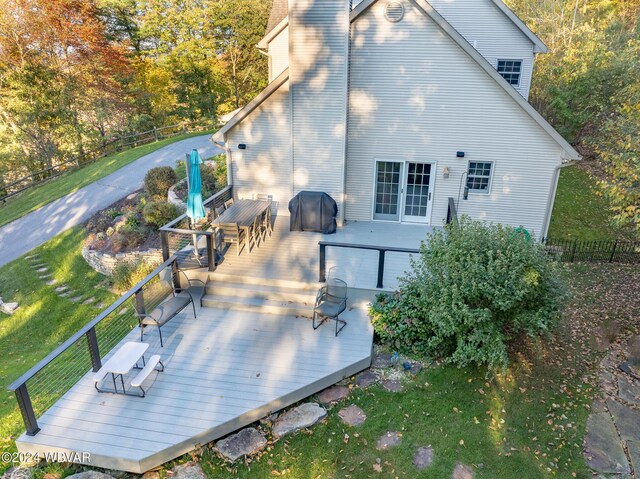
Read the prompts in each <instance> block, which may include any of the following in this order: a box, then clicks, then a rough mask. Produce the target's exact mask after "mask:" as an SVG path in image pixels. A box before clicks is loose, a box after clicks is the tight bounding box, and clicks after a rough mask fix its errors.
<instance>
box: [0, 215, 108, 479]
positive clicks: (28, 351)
mask: <svg viewBox="0 0 640 479" xmlns="http://www.w3.org/2000/svg"><path fill="white" fill-rule="evenodd" d="M84 236H85V233H84V229H83V228H81V227H76V228H72V229H70V230H68V231H66V232H65V233H63V234H61V235H59V236H56V237H55V238H53V239H52V240H50V241H48V242H46V243H44V244H43V245H42V246H40V247H38V248H36V249H34V250H33V251H32V252H31V253H30V254H36V255H37V256H38V258H39V259H38V260H37V261H38V262H39V263H38V264H45V265H46V267H48V270H49V272H50V273H51V274H52V278H55V280H56V281H57V284H56V285H54V286H48V285H47V284H46V280H45V279H40V278H39V274H38V273H37V272H36V268H34V267H33V266H32V264H31V263H30V262H29V261H28V260H26V259H24V258H19V259H17V260H15V261H13V262H11V263H9V264H7V265H5V266H3V267H2V268H0V297H2V298H3V299H4V300H5V301H6V302H10V301H16V302H18V303H19V304H20V308H19V309H18V310H17V311H16V312H15V313H14V314H13V315H12V316H8V315H5V314H4V313H0V351H1V352H2V353H1V354H2V360H1V361H0V391H1V392H2V393H1V395H0V451H1V452H5V451H7V450H14V448H15V446H14V442H13V441H14V439H15V438H16V436H17V434H18V433H20V432H21V431H22V430H23V427H24V426H23V424H22V419H21V417H20V414H19V411H18V408H17V405H16V402H15V397H14V395H13V394H12V393H10V392H8V391H7V387H8V386H9V384H10V383H11V382H12V381H14V380H15V379H17V378H18V377H19V376H20V375H21V374H22V373H24V372H26V371H27V370H28V369H29V368H30V367H32V366H33V365H35V364H36V363H37V362H38V361H39V360H40V359H42V358H43V357H45V356H46V355H47V354H48V353H49V352H51V351H52V350H53V349H55V347H56V346H58V345H59V344H60V343H62V342H63V341H64V340H65V339H66V338H68V337H69V336H71V335H72V334H73V333H74V332H76V331H77V330H78V329H79V328H80V327H81V326H82V325H84V324H85V323H87V322H88V321H90V320H91V319H92V318H93V317H94V316H96V315H97V314H98V313H99V312H100V311H101V308H99V307H98V306H99V305H100V304H99V303H100V302H102V303H103V305H108V304H111V302H113V301H114V300H115V295H113V294H112V293H110V292H109V291H108V290H107V289H106V287H105V284H104V276H102V275H100V274H98V273H96V272H95V271H94V270H92V269H91V268H90V267H89V265H87V263H86V262H85V260H84V258H82V255H81V254H80V250H81V248H82V242H83V239H84ZM47 279H49V278H47ZM61 284H66V285H68V286H69V288H70V290H72V291H73V292H74V293H73V295H69V296H68V297H60V296H58V295H57V294H56V292H55V289H54V288H55V287H56V286H59V285H61ZM78 296H80V297H82V300H80V301H79V302H78V303H72V302H71V301H70V299H71V298H72V297H78ZM88 298H93V299H94V300H95V301H94V302H93V303H94V304H93V305H84V304H82V302H84V300H85V299H88ZM105 307H106V306H105ZM6 466H7V464H2V463H0V471H2V470H3V468H5V467H6Z"/></svg>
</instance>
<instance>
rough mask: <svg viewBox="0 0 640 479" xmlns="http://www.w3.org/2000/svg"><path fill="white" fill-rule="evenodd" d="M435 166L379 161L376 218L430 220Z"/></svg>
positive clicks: (426, 221)
mask: <svg viewBox="0 0 640 479" xmlns="http://www.w3.org/2000/svg"><path fill="white" fill-rule="evenodd" d="M434 173H435V165H434V164H432V163H419V162H400V161H377V162H376V176H375V188H374V206H373V219H374V220H381V221H403V222H407V223H429V218H431V203H432V196H433V195H432V192H433V182H434V179H435V175H434Z"/></svg>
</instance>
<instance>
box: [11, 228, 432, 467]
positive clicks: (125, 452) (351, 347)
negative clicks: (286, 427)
mask: <svg viewBox="0 0 640 479" xmlns="http://www.w3.org/2000/svg"><path fill="white" fill-rule="evenodd" d="M428 231H430V228H429V227H427V226H409V225H398V224H389V223H386V224H385V223H350V224H348V225H347V226H345V227H344V228H340V229H339V230H338V232H337V234H335V235H322V234H316V233H291V232H289V218H287V217H278V218H277V219H276V221H275V228H274V234H273V236H272V237H270V238H268V239H267V240H266V242H264V244H262V245H260V247H259V248H257V249H255V250H254V251H252V252H251V253H248V252H247V251H245V252H242V254H241V255H240V256H236V251H235V246H233V247H231V248H230V249H229V250H228V251H227V252H226V254H225V257H224V260H223V261H222V263H221V264H220V266H219V267H218V269H217V271H216V272H215V273H208V272H207V271H206V270H204V269H200V270H194V271H191V272H190V274H193V275H200V276H203V279H209V280H210V283H209V287H210V288H211V289H212V290H213V292H214V293H215V292H216V290H218V291H221V290H222V291H223V292H224V291H227V292H228V291H234V288H235V289H236V290H237V295H238V296H242V294H244V295H249V296H250V298H249V300H246V301H245V303H243V304H240V300H241V299H243V298H237V301H238V304H235V305H234V304H230V305H229V306H228V307H219V306H218V307H203V308H199V309H198V317H197V319H194V318H193V313H192V312H190V310H187V311H186V312H183V313H180V314H179V315H178V316H177V317H176V318H174V319H173V320H171V321H170V322H169V323H168V324H167V325H165V326H164V327H163V329H162V332H163V337H164V338H165V347H164V348H160V344H159V338H158V335H157V331H154V330H150V332H146V333H145V342H148V343H149V344H150V348H149V350H148V352H147V357H149V356H150V355H152V354H160V355H161V357H162V361H163V363H164V364H165V371H164V372H162V373H152V375H151V377H150V378H149V379H148V380H147V381H146V382H145V384H144V387H145V389H146V390H147V397H145V398H138V397H130V396H122V395H113V394H100V393H98V392H97V391H96V390H95V389H94V387H93V381H92V377H93V373H91V372H88V373H87V374H86V375H85V377H84V378H83V379H81V380H80V381H79V382H78V383H77V384H76V385H75V386H73V387H72V389H71V390H70V391H68V392H67V393H66V394H65V395H64V396H63V397H62V398H61V399H60V400H59V401H57V402H56V403H55V405H54V406H53V407H51V408H50V409H49V410H48V411H47V412H46V413H45V414H44V415H43V416H41V417H40V418H39V419H38V423H39V425H40V427H41V431H40V432H39V433H38V434H37V435H35V436H26V435H22V436H21V437H20V438H19V439H18V440H17V441H16V444H17V447H18V450H19V451H21V452H31V453H36V452H38V453H41V454H42V453H51V452H56V453H66V454H73V453H89V454H90V461H89V463H90V464H91V465H93V466H97V467H104V468H109V469H120V470H125V471H130V472H134V473H142V472H145V471H147V470H149V469H151V468H154V467H156V466H158V465H160V464H162V463H164V462H166V461H168V460H171V459H173V458H175V457H178V456H180V455H182V454H184V453H186V452H189V451H191V450H193V449H194V448H196V447H197V445H200V444H205V443H207V442H210V441H212V440H215V439H218V438H220V437H223V436H225V435H227V434H229V433H231V432H233V431H235V430H237V429H239V428H241V427H243V426H245V425H248V424H250V423H252V422H254V421H256V420H258V419H260V418H262V417H264V416H266V415H268V414H270V413H271V412H274V411H277V410H280V409H282V408H284V407H286V406H288V405H290V404H292V403H295V402H297V401H300V400H302V399H304V398H306V397H308V396H310V395H312V394H314V393H316V392H318V391H320V390H322V389H324V388H326V387H328V386H330V385H332V384H334V383H336V382H337V381H339V380H340V379H342V378H344V377H347V376H350V375H353V374H355V373H357V372H359V371H361V370H363V369H365V368H367V367H368V366H369V364H370V361H371V350H372V344H373V328H372V326H371V323H370V320H369V317H368V315H367V308H368V304H369V302H370V301H371V300H372V299H373V295H374V293H375V291H377V290H376V289H375V286H376V276H377V267H378V253H377V251H365V250H357V249H342V248H328V250H327V272H329V270H330V268H332V267H333V266H336V267H338V268H339V272H338V273H337V275H338V276H340V277H342V278H344V279H346V281H347V283H348V285H349V288H350V290H349V300H348V301H349V304H348V307H347V311H345V312H344V313H343V314H342V315H341V318H343V319H346V320H347V321H348V325H347V327H346V328H345V329H344V330H343V331H342V332H341V333H340V335H339V336H338V337H335V336H334V325H333V324H325V325H323V326H322V327H321V328H320V329H318V330H317V331H314V330H313V329H312V327H311V321H310V319H308V318H305V317H300V316H296V315H297V314H299V312H297V313H296V315H294V314H293V313H289V312H285V313H279V314H273V313H274V311H276V312H278V311H281V310H282V311H288V310H287V307H288V306H290V305H289V303H290V301H287V299H290V298H291V297H292V296H289V295H293V294H295V295H296V297H298V298H301V299H298V302H299V304H298V306H297V307H302V308H303V309H304V308H308V313H309V316H310V315H311V312H312V305H311V304H310V303H309V301H308V300H307V295H309V294H310V295H311V297H314V295H315V291H316V290H317V287H318V269H319V268H318V266H319V247H318V241H321V240H326V241H333V242H344V243H354V244H364V245H384V246H394V247H407V248H417V247H419V245H420V241H421V240H423V239H424V238H425V235H426V233H427V232H428ZM409 258H410V255H408V254H404V253H402V254H400V253H388V254H387V262H386V269H385V276H384V280H385V281H384V283H385V289H387V290H388V289H394V288H396V287H397V285H398V282H397V276H399V275H401V274H402V273H403V272H404V271H406V270H407V269H408V268H409ZM225 285H226V286H225ZM209 287H208V290H209V289H210V288H209ZM240 288H243V289H242V290H240ZM247 288H248V289H247ZM251 288H254V289H255V290H251ZM269 288H273V289H269ZM278 288H280V289H278ZM241 293H242V294H241ZM225 294H229V293H225ZM282 295H284V296H282ZM254 296H255V297H254ZM260 298H262V299H260ZM277 298H280V299H277ZM227 299H228V298H227ZM227 299H224V298H222V300H227ZM232 299H233V298H232ZM245 299H246V298H245ZM219 300H220V298H219ZM278 301H281V303H282V304H280V303H278ZM247 302H248V303H250V304H248V305H247ZM261 302H263V303H261ZM268 303H271V305H270V306H268V305H265V304H268ZM311 303H312V301H311ZM274 304H275V305H274ZM234 306H237V307H238V308H234ZM248 307H250V310H248V311H247V310H243V308H248ZM268 310H271V311H270V312H271V313H272V314H269V313H268V312H267V311H268ZM304 311H306V309H304ZM137 340H139V330H138V328H135V329H134V330H133V331H131V333H130V334H129V335H128V336H127V337H126V338H124V339H123V341H122V342H125V341H137ZM109 356H110V353H109V354H107V355H106V357H105V358H103V360H104V359H107V358H108V357H109ZM134 374H135V373H130V377H128V378H127V379H128V381H130V380H131V379H132V378H133V376H134ZM78 457H82V455H79V456H78Z"/></svg>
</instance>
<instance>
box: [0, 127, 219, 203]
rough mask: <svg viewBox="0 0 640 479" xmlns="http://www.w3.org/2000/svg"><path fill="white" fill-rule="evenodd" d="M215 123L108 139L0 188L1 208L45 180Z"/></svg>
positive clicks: (159, 129) (149, 131) (167, 128)
mask: <svg viewBox="0 0 640 479" xmlns="http://www.w3.org/2000/svg"><path fill="white" fill-rule="evenodd" d="M212 127H213V125H212V124H202V123H180V124H176V125H170V126H164V127H162V128H155V127H154V128H153V129H151V130H148V131H143V132H140V133H132V134H130V135H125V136H121V137H119V138H114V139H111V140H108V141H107V142H106V143H104V144H102V145H101V146H99V147H97V148H95V149H93V150H90V151H88V152H86V153H85V154H84V155H82V156H77V157H74V158H70V159H68V160H64V161H61V162H59V163H57V164H55V165H54V166H51V167H50V168H45V169H43V170H39V171H34V172H32V173H29V174H28V175H26V176H23V177H22V178H19V179H17V180H15V181H12V182H10V183H8V184H6V185H4V186H2V187H1V188H0V206H2V205H3V204H4V203H5V202H6V200H7V199H8V198H11V197H12V196H15V195H17V194H18V193H22V192H23V191H26V190H28V189H30V188H33V187H34V186H37V185H39V184H41V183H44V182H45V181H48V180H51V179H53V178H57V177H58V176H60V175H62V174H64V173H67V172H70V171H73V170H76V169H79V168H82V167H83V166H86V165H88V164H91V163H93V162H94V161H96V160H99V159H100V158H104V157H105V156H108V155H112V154H114V153H118V152H120V151H124V150H127V149H130V148H135V147H138V146H142V145H145V144H147V143H151V142H154V141H159V140H164V139H166V138H172V137H174V136H178V135H182V134H186V133H190V132H195V131H204V130H207V129H211V128H212Z"/></svg>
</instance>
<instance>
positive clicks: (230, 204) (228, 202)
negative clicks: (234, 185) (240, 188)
mask: <svg viewBox="0 0 640 479" xmlns="http://www.w3.org/2000/svg"><path fill="white" fill-rule="evenodd" d="M232 205H233V198H229V199H228V200H227V201H225V202H224V207H225V209H229V208H231V206H232Z"/></svg>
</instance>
